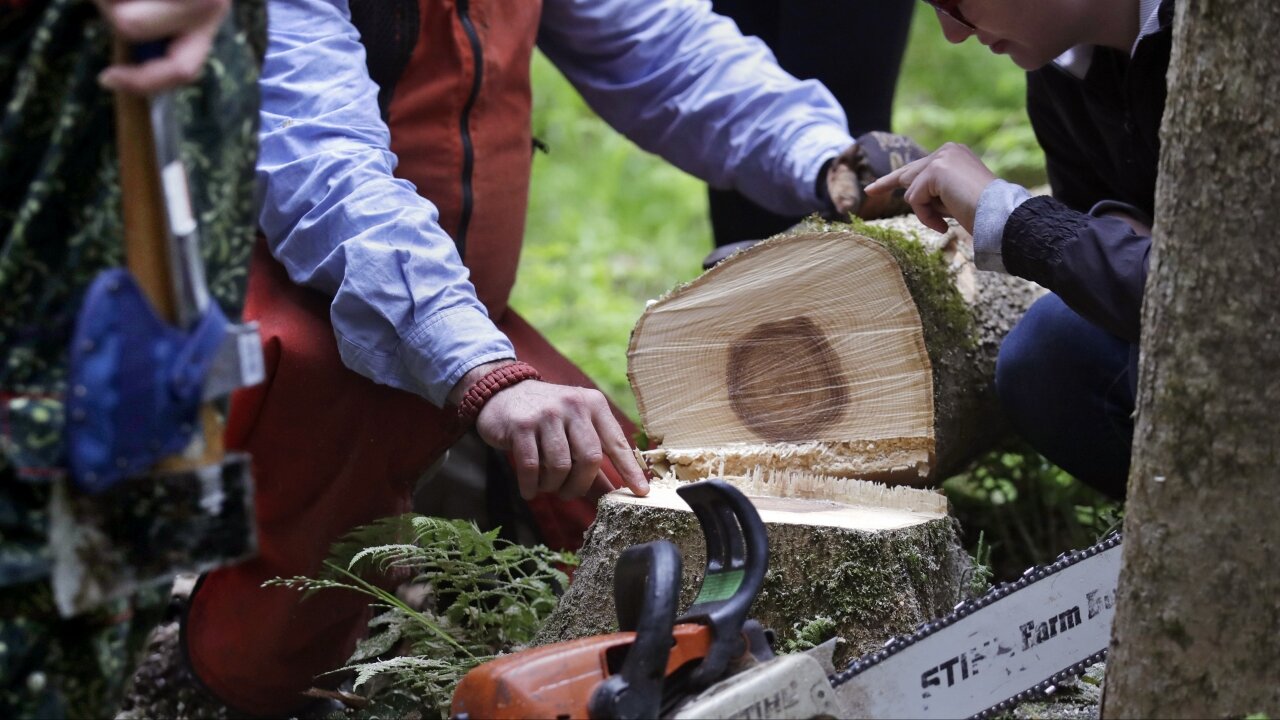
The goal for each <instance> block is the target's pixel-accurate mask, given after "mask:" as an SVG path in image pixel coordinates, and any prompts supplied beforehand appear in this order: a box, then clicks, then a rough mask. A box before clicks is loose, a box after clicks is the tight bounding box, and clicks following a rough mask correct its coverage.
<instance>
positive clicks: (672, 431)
mask: <svg viewBox="0 0 1280 720" xmlns="http://www.w3.org/2000/svg"><path fill="white" fill-rule="evenodd" d="M628 375H629V377H630V379H631V384H632V387H633V388H634V390H635V393H636V404H637V406H638V407H639V409H640V414H641V416H642V417H643V418H644V425H645V431H646V432H647V433H648V436H649V440H650V443H651V444H652V445H657V446H660V447H662V448H664V449H665V450H666V451H668V452H669V453H672V454H668V455H666V456H665V457H666V458H667V459H668V460H671V459H675V458H677V457H680V458H685V457H688V458H689V460H690V462H688V463H680V462H676V463H674V464H675V466H676V469H677V474H678V475H680V476H681V477H682V478H685V479H693V478H695V477H706V476H708V475H710V474H712V473H715V474H723V473H726V472H727V473H730V474H742V473H745V472H747V471H749V470H750V469H751V467H753V466H756V465H765V466H768V467H793V468H797V469H800V468H802V469H805V470H808V471H812V472H817V473H827V474H832V475H851V474H860V475H869V474H874V473H878V472H889V473H894V474H898V475H902V476H904V479H903V480H901V481H902V482H911V481H912V480H915V479H918V478H921V477H925V476H927V474H928V471H929V467H930V455H931V453H932V451H933V388H932V380H931V375H930V370H929V360H928V356H927V354H926V352H925V347H924V336H923V333H922V331H921V325H920V317H919V315H918V314H917V312H916V309H915V304H914V303H913V302H912V300H911V295H910V293H909V291H908V290H907V286H906V283H905V282H904V281H903V276H902V272H901V271H900V270H899V268H898V264H897V262H895V260H894V258H893V256H892V255H891V254H890V253H889V251H888V250H886V249H885V248H884V247H883V246H881V245H880V244H878V243H875V242H873V241H871V240H868V239H866V238H864V237H862V236H860V235H857V234H854V233H852V232H826V233H809V234H804V235H795V236H790V237H778V238H773V239H771V240H768V241H765V242H763V243H761V244H759V245H757V246H756V247H754V248H752V249H751V250H750V251H748V252H744V253H739V254H737V255H735V256H733V257H731V258H729V259H728V260H726V261H724V262H722V263H720V264H719V265H717V266H716V267H714V268H712V269H711V270H709V271H707V272H706V273H705V274H703V275H702V276H701V277H699V278H698V279H696V280H694V281H693V282H691V283H689V284H688V285H685V286H684V287H681V288H679V289H677V290H676V291H674V292H673V293H671V294H670V295H668V296H667V297H665V298H663V299H662V300H659V301H658V302H656V303H654V304H653V305H651V306H650V307H649V308H648V309H647V310H646V311H645V313H644V315H643V317H642V318H641V319H640V321H639V323H638V324H637V325H636V328H635V330H634V331H633V333H632V338H631V344H630V350H629V353H628ZM761 445H768V446H772V447H759V446H761ZM650 457H653V458H655V460H656V459H657V455H651V456H650ZM697 457H704V458H706V459H707V460H708V461H709V462H710V463H711V465H700V464H698V463H696V462H695V460H696V458H697ZM868 457H870V458H872V460H873V461H872V462H865V459H866V458H868ZM721 464H723V465H724V466H725V467H723V468H721V467H719V466H720V465H721Z"/></svg>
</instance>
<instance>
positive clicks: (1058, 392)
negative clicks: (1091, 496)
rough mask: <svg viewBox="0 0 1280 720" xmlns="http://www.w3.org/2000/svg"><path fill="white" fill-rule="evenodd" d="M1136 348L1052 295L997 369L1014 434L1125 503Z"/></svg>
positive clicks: (1015, 333) (1022, 327)
mask: <svg viewBox="0 0 1280 720" xmlns="http://www.w3.org/2000/svg"><path fill="white" fill-rule="evenodd" d="M1136 350H1137V348H1136V347H1134V346H1132V345H1130V344H1129V343H1127V342H1125V341H1124V340H1121V339H1120V338H1118V337H1116V336H1114V335H1112V334H1110V333H1108V332H1106V331H1105V330H1102V329H1101V328H1099V327H1098V326H1097V325H1094V324H1093V323H1090V322H1089V321H1088V320H1085V319H1084V318H1082V317H1080V316H1079V315H1077V314H1076V313H1075V311H1073V310H1071V308H1069V307H1067V306H1066V304H1065V303H1063V302H1062V300H1061V299H1060V298H1059V297H1058V296H1057V295H1054V294H1052V293H1051V294H1049V295H1046V296H1044V297H1042V298H1040V299H1039V300H1037V301H1036V303H1035V304H1034V305H1032V306H1031V309H1030V310H1028V311H1027V314H1026V315H1025V316H1023V318H1022V320H1021V321H1019V322H1018V324H1017V325H1016V326H1015V327H1014V328H1013V330H1012V331H1011V332H1010V333H1009V335H1008V337H1006V338H1005V340H1004V345H1003V346H1001V348H1000V358H999V360H998V361H997V363H996V392H997V393H998V394H999V396H1000V401H1001V403H1002V404H1003V405H1004V409H1005V413H1006V414H1007V415H1008V417H1009V420H1010V422H1012V423H1013V427H1014V429H1015V430H1016V431H1017V432H1018V433H1019V434H1020V435H1021V436H1022V437H1024V438H1026V439H1027V441H1028V442H1030V443H1031V445H1032V446H1033V447H1034V448H1035V449H1036V450H1038V451H1039V452H1040V453H1041V454H1043V455H1044V456H1045V457H1046V458H1048V459H1049V460H1051V461H1052V462H1053V463H1054V464H1056V465H1057V466H1058V467H1060V468H1062V469H1063V470H1066V471H1067V472H1069V473H1071V474H1072V475H1074V476H1075V477H1076V478H1077V479H1079V480H1081V481H1083V482H1085V483H1087V484H1089V485H1091V486H1093V487H1094V488H1096V489H1098V490H1100V491H1102V492H1104V493H1106V494H1107V495H1110V496H1111V497H1115V498H1122V497H1124V492H1125V484H1126V481H1127V479H1128V475H1129V453H1130V446H1131V445H1132V444H1133V417H1132V415H1133V408H1134V398H1135V397H1136V389H1137V352H1136Z"/></svg>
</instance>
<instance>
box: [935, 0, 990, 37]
mask: <svg viewBox="0 0 1280 720" xmlns="http://www.w3.org/2000/svg"><path fill="white" fill-rule="evenodd" d="M924 1H925V2H927V3H929V4H930V5H932V6H933V7H934V8H935V9H937V11H938V12H940V13H942V14H943V15H946V16H947V17H949V18H951V19H952V20H955V21H956V22H958V23H960V24H961V25H963V26H965V27H967V28H969V29H970V30H977V29H978V28H976V27H974V25H973V23H971V22H969V19H968V18H966V17H965V16H964V13H961V12H960V0H924Z"/></svg>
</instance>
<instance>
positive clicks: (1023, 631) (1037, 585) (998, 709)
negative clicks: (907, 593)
mask: <svg viewBox="0 0 1280 720" xmlns="http://www.w3.org/2000/svg"><path fill="white" fill-rule="evenodd" d="M1121 539H1122V538H1121V535H1120V534H1119V533H1113V534H1112V535H1110V536H1109V537H1107V538H1106V539H1104V540H1103V541H1101V542H1099V543H1097V544H1096V545H1093V546H1091V547H1088V548H1085V549H1083V550H1078V551H1075V552H1068V553H1063V554H1062V555H1060V556H1058V559H1057V560H1055V561H1054V562H1052V563H1050V564H1048V565H1043V566H1038V567H1032V568H1029V569H1028V570H1027V571H1026V572H1024V573H1023V575H1022V577H1021V578H1019V579H1018V580H1015V581H1013V582H1011V583H1005V584H1002V585H999V586H997V587H995V588H992V589H991V590H989V591H988V592H987V593H986V594H985V595H982V596H981V597H978V598H974V599H972V600H966V601H964V602H961V603H960V604H958V605H956V607H955V610H954V611H953V612H952V613H951V614H950V615H947V616H946V617H944V618H941V619H938V620H935V621H932V622H927V623H923V624H922V625H920V626H919V627H918V628H917V629H916V631H915V632H913V633H911V634H909V635H905V636H898V637H895V638H892V639H890V640H889V641H888V642H887V643H885V646H884V648H882V649H880V650H877V651H875V652H872V653H869V654H867V655H864V656H863V657H861V658H859V659H858V660H855V661H853V662H852V663H851V664H850V665H849V666H848V667H847V668H846V669H844V670H843V671H841V672H838V673H835V674H833V675H831V676H829V678H828V679H829V681H830V683H831V685H832V687H833V688H835V690H836V694H837V695H838V696H839V698H840V700H841V704H842V705H843V706H844V710H845V711H846V712H851V713H854V714H856V715H857V716H859V717H874V718H895V717H903V718H931V717H932V718H955V717H972V718H988V717H991V716H993V715H996V714H998V713H1002V712H1005V711H1007V710H1009V709H1011V708H1013V707H1014V706H1016V705H1018V704H1020V703H1023V702H1026V701H1029V700H1036V699H1041V698H1044V697H1048V696H1049V695H1052V694H1053V692H1054V691H1055V690H1056V688H1057V685H1058V684H1059V683H1061V682H1063V681H1064V680H1067V679H1069V678H1073V677H1078V676H1079V675H1081V674H1083V673H1084V671H1085V670H1086V669H1087V668H1088V667H1089V666H1090V665H1092V664H1094V663H1096V662H1099V661H1100V660H1102V659H1103V658H1105V657H1106V654H1107V645H1108V643H1109V641H1110V635H1111V622H1112V619H1113V618H1114V616H1115V592H1116V586H1117V584H1118V581H1119V575H1120V553H1121ZM926 640H928V641H929V642H925V641H926Z"/></svg>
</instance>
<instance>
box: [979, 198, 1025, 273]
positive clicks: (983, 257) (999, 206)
mask: <svg viewBox="0 0 1280 720" xmlns="http://www.w3.org/2000/svg"><path fill="white" fill-rule="evenodd" d="M1030 198H1031V193H1029V192H1027V189H1026V188H1024V187H1022V186H1021V185H1014V184H1013V183H1011V182H1005V181H1004V180H1000V179H996V180H992V181H991V182H990V183H987V187H986V188H985V189H984V190H983V191H982V195H981V196H979V197H978V212H977V214H976V216H975V217H974V221H973V263H974V265H977V266H978V269H979V270H992V271H994V272H1002V273H1007V272H1009V271H1008V270H1006V269H1005V267H1004V257H1003V256H1002V254H1001V244H1002V243H1003V242H1004V226H1005V224H1006V223H1008V222H1009V216H1010V215H1012V214H1013V211H1014V210H1015V209H1017V207H1018V206H1019V205H1021V204H1022V203H1024V202H1026V201H1027V200H1029V199H1030Z"/></svg>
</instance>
